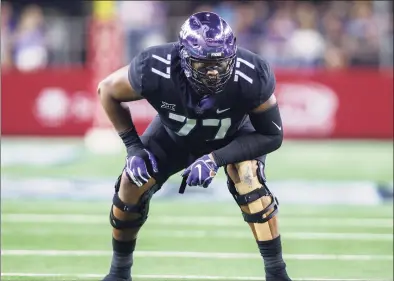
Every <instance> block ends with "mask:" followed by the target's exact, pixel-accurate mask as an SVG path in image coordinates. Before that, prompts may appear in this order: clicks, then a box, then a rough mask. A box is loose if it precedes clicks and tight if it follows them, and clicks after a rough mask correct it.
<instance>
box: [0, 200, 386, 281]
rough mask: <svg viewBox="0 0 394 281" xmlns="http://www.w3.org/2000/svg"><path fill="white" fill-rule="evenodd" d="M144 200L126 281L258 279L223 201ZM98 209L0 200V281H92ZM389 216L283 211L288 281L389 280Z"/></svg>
mask: <svg viewBox="0 0 394 281" xmlns="http://www.w3.org/2000/svg"><path fill="white" fill-rule="evenodd" d="M152 203H153V204H152V209H151V217H150V219H149V220H148V222H147V224H146V225H145V228H144V229H143V230H142V232H141V235H140V239H139V242H138V246H137V252H136V255H135V266H134V274H135V280H136V281H144V280H157V279H161V280H166V281H175V280H223V281H224V280H245V281H246V280H263V278H262V276H263V267H262V261H261V258H260V257H259V255H258V254H257V248H256V245H255V242H254V241H253V238H252V235H251V233H250V232H249V230H248V228H247V226H246V225H245V224H244V222H243V221H242V218H241V216H240V214H239V212H238V209H237V208H236V207H235V206H234V205H233V204H230V203H220V204H217V205H212V204H204V203H200V204H193V203H187V204H185V203H181V202H175V201H174V202H167V201H166V202H163V201H157V202H156V201H155V200H154V199H153V201H152ZM108 207H109V205H108V203H102V202H70V201H69V202H62V201H57V202H29V201H22V202H16V201H3V202H2V212H3V214H2V228H1V231H2V255H3V256H2V274H3V278H2V280H24V281H27V280H37V281H38V280H43V281H44V280H45V281H47V280H99V277H100V276H102V275H103V274H105V273H106V270H107V268H108V265H109V262H110V250H111V245H110V241H111V240H110V237H111V236H110V227H109V224H108V222H107V216H108ZM392 211H393V210H392V205H382V206H375V207H368V208H365V207H356V206H354V207H350V206H341V207H328V206H327V207H321V206H320V207H312V206H283V208H282V210H281V229H282V237H283V247H284V252H285V258H286V260H287V265H288V269H289V272H290V273H291V275H292V276H293V278H294V279H295V280H315V281H318V280H327V279H329V280H330V279H334V280H348V279H355V280H392V278H393V273H392V272H393V265H392V264H393V237H392V233H393V214H392ZM56 275H57V276H56ZM34 276H36V277H34Z"/></svg>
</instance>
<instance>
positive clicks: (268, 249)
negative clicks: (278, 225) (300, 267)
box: [257, 236, 291, 281]
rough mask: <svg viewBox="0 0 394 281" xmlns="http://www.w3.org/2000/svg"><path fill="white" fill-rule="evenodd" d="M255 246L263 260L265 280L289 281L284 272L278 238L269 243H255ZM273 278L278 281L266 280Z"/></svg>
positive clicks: (280, 245)
mask: <svg viewBox="0 0 394 281" xmlns="http://www.w3.org/2000/svg"><path fill="white" fill-rule="evenodd" d="M257 245H258V246H259V250H260V254H261V256H262V257H263V259H264V266H265V273H266V278H267V280H275V281H276V280H278V281H291V279H290V278H289V276H288V275H287V272H286V263H285V262H284V261H283V258H282V243H281V241H280V236H278V237H276V238H275V239H273V240H270V241H257ZM275 277H276V278H280V279H268V278H275Z"/></svg>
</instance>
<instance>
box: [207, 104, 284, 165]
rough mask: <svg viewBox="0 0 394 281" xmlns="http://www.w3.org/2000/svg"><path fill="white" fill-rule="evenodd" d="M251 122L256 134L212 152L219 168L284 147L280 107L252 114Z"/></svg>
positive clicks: (238, 138)
mask: <svg viewBox="0 0 394 281" xmlns="http://www.w3.org/2000/svg"><path fill="white" fill-rule="evenodd" d="M250 121H251V122H252V125H253V127H254V128H255V130H256V131H255V132H253V133H250V134H248V135H243V136H239V137H237V138H235V139H234V140H233V141H232V142H230V143H229V144H228V145H226V146H225V147H223V148H220V149H218V150H215V151H213V152H212V155H213V158H214V160H215V162H216V164H217V165H218V166H219V167H220V166H224V165H227V164H234V163H238V162H242V161H247V160H253V159H255V158H257V157H259V156H262V155H265V154H268V153H271V152H273V151H275V150H277V149H278V148H279V147H280V146H281V145H282V141H283V128H282V121H281V117H280V113H279V107H278V105H275V106H274V107H271V108H270V109H268V110H266V111H263V112H259V113H256V114H255V113H252V114H250Z"/></svg>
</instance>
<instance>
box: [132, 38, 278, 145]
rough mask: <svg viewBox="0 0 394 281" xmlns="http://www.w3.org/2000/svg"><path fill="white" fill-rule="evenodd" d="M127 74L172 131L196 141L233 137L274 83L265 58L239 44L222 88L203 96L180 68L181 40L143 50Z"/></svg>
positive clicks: (212, 140) (180, 137)
mask: <svg viewBox="0 0 394 281" xmlns="http://www.w3.org/2000/svg"><path fill="white" fill-rule="evenodd" d="M129 80H130V83H131V86H132V87H133V89H134V90H135V91H136V92H137V93H139V94H140V95H141V96H143V97H144V98H145V99H146V100H147V101H148V102H149V103H150V104H151V105H152V106H153V107H154V108H155V109H156V111H157V112H158V114H159V116H160V119H161V121H162V123H163V125H164V126H165V128H166V129H167V131H168V132H169V134H170V135H171V136H172V137H173V138H175V139H177V140H181V141H182V142H183V143H187V144H189V145H195V146H201V145H204V144H206V143H211V142H216V141H223V140H229V139H231V138H232V136H234V134H235V133H236V131H237V129H238V128H239V127H240V126H241V125H242V124H243V123H244V122H246V120H248V119H247V117H248V113H249V112H250V111H251V110H252V109H254V108H256V107H258V106H259V105H260V104H262V103H264V102H265V101H267V100H268V99H269V97H270V96H271V95H272V93H273V92H274V88H275V83H276V81H275V77H274V74H273V72H272V70H271V68H270V67H269V65H268V63H267V62H266V61H265V60H263V59H262V58H260V57H259V56H258V55H256V54H254V53H252V52H250V51H248V50H246V49H244V48H240V47H239V48H238V51H237V57H236V63H235V68H234V71H233V73H232V76H231V78H230V80H229V81H228V83H227V85H226V87H225V89H224V91H223V92H221V93H219V94H215V95H210V96H208V97H205V98H202V97H201V96H200V95H198V94H196V93H195V92H194V89H193V88H192V87H191V85H190V84H189V83H188V81H187V78H186V76H185V74H184V73H183V71H182V68H181V60H180V57H179V45H178V44H177V43H168V44H163V45H159V46H154V47H150V48H148V49H146V50H144V51H142V52H141V53H140V54H139V55H137V56H136V57H135V58H134V59H133V60H132V61H131V63H130V67H129Z"/></svg>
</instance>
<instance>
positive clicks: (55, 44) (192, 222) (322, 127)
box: [1, 0, 393, 281]
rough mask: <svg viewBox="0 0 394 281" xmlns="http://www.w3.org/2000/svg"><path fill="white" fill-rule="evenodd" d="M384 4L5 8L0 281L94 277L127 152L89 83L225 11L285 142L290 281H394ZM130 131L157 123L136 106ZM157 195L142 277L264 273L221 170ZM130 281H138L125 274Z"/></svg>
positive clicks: (45, 4)
mask: <svg viewBox="0 0 394 281" xmlns="http://www.w3.org/2000/svg"><path fill="white" fill-rule="evenodd" d="M392 9H393V7H392V2H391V1H317V0H315V1H272V2H267V1H253V2H251V1H250V2H249V1H231V2H230V1H229V2H227V1H167V2H164V1H163V2H158V1H127V2H126V1H116V2H115V1H60V0H53V1H44V0H41V1H39V0H29V1H22V0H12V1H2V2H1V79H2V85H1V119H2V120H1V126H2V137H1V170H2V172H1V200H2V202H1V203H2V218H1V236H2V237H1V238H2V245H1V248H2V259H1V262H2V265H1V272H2V280H25V281H26V280H99V276H102V275H103V274H105V273H106V271H107V269H108V265H109V261H110V254H111V253H110V250H111V245H110V242H111V240H110V237H111V234H110V229H111V228H110V226H109V223H108V222H107V216H108V210H109V207H110V204H111V202H110V200H111V196H112V192H113V189H112V186H113V184H114V181H115V179H116V177H117V176H118V174H119V172H120V170H121V168H122V166H123V161H124V156H125V155H124V151H123V147H122V144H121V143H120V141H119V140H118V138H117V136H116V134H114V131H113V130H112V128H111V126H110V124H109V122H108V120H107V118H106V116H105V115H104V114H103V112H102V110H101V109H100V106H99V104H98V102H97V99H96V94H95V90H96V86H97V83H98V82H99V81H100V80H101V79H102V78H104V77H105V76H106V75H107V74H109V73H110V72H111V71H113V70H115V69H117V68H118V67H120V66H122V65H125V64H127V63H128V62H129V61H130V59H131V58H132V57H133V56H134V55H135V54H137V53H138V52H139V51H140V50H141V49H143V48H145V47H147V46H151V45H156V44H161V43H164V42H167V41H173V40H176V38H177V32H178V30H179V28H180V25H181V23H182V22H183V21H184V20H185V19H186V17H187V16H188V15H190V14H191V13H193V12H196V11H203V10H209V11H214V12H217V13H219V14H220V15H221V16H222V17H223V18H225V19H226V20H227V21H228V22H229V23H230V25H231V26H232V27H233V29H234V31H235V32H236V35H237V38H238V42H239V43H240V45H242V46H244V47H246V48H249V49H250V50H252V51H254V52H256V53H259V54H261V55H262V56H263V57H265V58H266V59H267V60H268V61H269V62H270V63H271V64H272V65H273V67H274V68H275V71H276V75H277V80H278V87H277V90H276V94H277V96H278V99H279V103H280V106H281V109H282V117H283V119H284V128H285V141H284V144H283V146H282V148H281V149H280V150H279V151H277V152H275V153H273V154H272V155H269V157H268V160H267V171H266V172H267V177H268V180H269V186H270V187H271V190H273V191H274V193H276V195H277V196H278V197H279V200H280V202H281V208H282V209H281V227H282V237H283V238H282V239H283V241H284V251H285V256H286V259H287V264H288V268H289V272H290V273H291V274H292V276H294V278H295V280H311V281H312V280H314V281H318V280H338V281H339V280H350V279H351V280H369V281H372V280H392V279H393V265H392V264H393V13H392V11H393V10H392ZM130 107H131V109H132V114H133V118H134V123H135V124H136V126H137V128H138V130H139V132H143V130H144V128H145V127H146V126H147V124H148V123H149V121H150V120H151V119H152V118H153V116H154V115H155V112H154V110H153V109H152V108H151V107H150V106H149V105H148V104H147V103H146V102H145V101H140V102H136V103H133V104H131V105H130ZM179 183H180V177H179V175H175V176H174V177H172V178H171V179H170V180H169V182H168V183H167V184H166V185H165V187H163V189H162V190H161V191H159V192H158V193H157V196H155V197H154V199H153V200H152V209H151V216H150V219H149V220H148V222H147V224H146V227H145V228H144V229H143V230H142V232H141V233H142V234H141V237H140V240H139V243H138V246H137V253H136V257H137V258H136V261H135V267H134V273H135V274H136V280H137V281H142V280H159V279H162V280H167V281H173V280H245V281H246V280H262V279H261V278H262V277H261V276H263V268H262V263H261V260H260V258H259V257H258V255H257V250H256V247H255V244H254V241H253V238H252V236H251V234H250V233H249V230H248V229H247V227H246V225H245V223H244V222H243V221H242V218H241V215H240V213H239V211H238V208H237V206H236V205H235V203H233V201H232V199H231V197H230V195H229V193H228V192H227V188H226V184H225V179H224V176H223V173H222V172H221V173H220V174H219V175H218V177H217V178H215V180H214V182H213V185H212V187H210V188H209V189H206V190H205V189H204V190H203V189H199V188H189V189H187V191H186V194H185V195H179V194H177V189H178V186H179ZM133 280H134V279H133Z"/></svg>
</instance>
